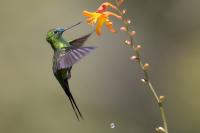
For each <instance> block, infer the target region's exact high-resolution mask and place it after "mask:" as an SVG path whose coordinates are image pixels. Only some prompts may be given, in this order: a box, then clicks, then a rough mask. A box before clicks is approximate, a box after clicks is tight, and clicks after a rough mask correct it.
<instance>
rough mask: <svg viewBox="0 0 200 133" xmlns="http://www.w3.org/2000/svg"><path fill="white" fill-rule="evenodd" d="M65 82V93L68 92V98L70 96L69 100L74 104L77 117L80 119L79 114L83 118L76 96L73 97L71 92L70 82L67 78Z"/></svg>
mask: <svg viewBox="0 0 200 133" xmlns="http://www.w3.org/2000/svg"><path fill="white" fill-rule="evenodd" d="M64 84H65V85H64V91H65V93H66V94H67V96H68V98H69V100H70V103H71V105H72V108H73V110H74V113H75V115H76V117H77V119H78V120H80V119H79V116H80V117H81V119H83V115H82V114H81V112H80V110H79V108H78V106H77V104H76V102H75V100H74V98H73V96H72V94H71V92H70V89H69V84H68V80H67V79H66V80H64ZM77 112H78V113H77Z"/></svg>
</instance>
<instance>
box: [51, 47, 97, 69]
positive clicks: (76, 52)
mask: <svg viewBox="0 0 200 133" xmlns="http://www.w3.org/2000/svg"><path fill="white" fill-rule="evenodd" d="M95 48H96V47H80V48H71V49H70V50H66V52H65V53H60V54H59V56H57V57H56V62H55V63H54V71H56V70H61V69H65V68H70V67H71V66H73V65H74V64H75V63H77V62H78V61H79V60H81V59H82V58H83V57H84V56H86V55H87V54H89V53H90V52H91V51H93V50H94V49H95Z"/></svg>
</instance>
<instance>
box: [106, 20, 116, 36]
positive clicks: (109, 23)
mask: <svg viewBox="0 0 200 133" xmlns="http://www.w3.org/2000/svg"><path fill="white" fill-rule="evenodd" d="M106 26H107V27H108V29H109V30H110V31H111V32H113V33H114V32H116V30H115V29H114V28H113V23H112V22H111V21H109V20H108V19H107V20H106Z"/></svg>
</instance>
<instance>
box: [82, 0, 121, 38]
mask: <svg viewBox="0 0 200 133" xmlns="http://www.w3.org/2000/svg"><path fill="white" fill-rule="evenodd" d="M108 7H111V8H113V9H116V7H115V6H114V5H112V4H111V3H109V2H105V3H103V4H101V6H100V7H99V8H98V9H97V11H96V12H89V11H83V15H84V16H86V17H87V23H88V24H90V25H93V24H96V23H97V25H96V33H97V35H100V34H101V28H102V26H103V24H104V23H105V24H106V26H107V28H108V29H109V30H110V31H111V32H116V31H115V29H114V28H113V23H112V22H111V21H110V20H109V16H114V17H116V18H118V19H121V18H122V17H121V16H119V15H117V14H115V13H113V12H109V11H106V10H107V8H108Z"/></svg>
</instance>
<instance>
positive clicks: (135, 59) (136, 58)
mask: <svg viewBox="0 0 200 133" xmlns="http://www.w3.org/2000/svg"><path fill="white" fill-rule="evenodd" d="M130 59H131V60H133V61H138V59H139V58H138V57H137V56H135V55H134V56H131V57H130Z"/></svg>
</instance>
